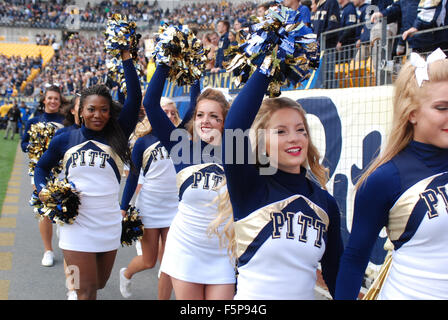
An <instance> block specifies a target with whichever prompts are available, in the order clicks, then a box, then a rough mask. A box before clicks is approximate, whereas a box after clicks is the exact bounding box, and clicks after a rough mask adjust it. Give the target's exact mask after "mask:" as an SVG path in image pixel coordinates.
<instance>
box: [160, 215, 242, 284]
mask: <svg viewBox="0 0 448 320" xmlns="http://www.w3.org/2000/svg"><path fill="white" fill-rule="evenodd" d="M184 220H185V219H183V214H182V212H181V211H179V212H178V213H177V215H176V216H175V217H174V219H173V221H172V223H171V227H170V230H169V231H168V236H167V240H166V244H165V251H164V254H163V259H162V264H161V267H160V269H161V271H162V272H165V273H166V274H168V275H170V276H171V277H173V278H176V279H179V280H183V281H187V282H193V283H201V284H233V283H235V265H234V261H232V260H231V258H230V257H229V255H228V254H227V248H220V247H219V239H218V237H217V236H215V235H214V236H212V237H211V238H210V237H209V236H208V235H207V234H206V230H205V229H203V230H202V232H198V231H199V230H198V228H197V226H192V225H189V223H188V221H184Z"/></svg>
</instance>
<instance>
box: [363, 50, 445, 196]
mask: <svg viewBox="0 0 448 320" xmlns="http://www.w3.org/2000/svg"><path fill="white" fill-rule="evenodd" d="M415 69H416V67H414V66H413V65H412V64H411V63H410V62H407V63H406V64H404V65H403V67H402V68H401V70H400V73H399V75H398V77H397V80H396V81H395V88H394V97H393V108H394V109H393V118H392V128H391V131H390V133H389V137H388V139H387V142H386V145H385V147H384V150H383V151H382V152H381V154H380V155H379V156H378V157H377V158H376V159H375V160H374V161H373V162H372V164H371V165H370V166H369V167H368V169H367V170H366V171H365V172H364V173H363V174H362V175H361V177H360V178H359V180H358V182H357V183H356V186H355V189H358V188H359V187H360V186H361V185H362V184H363V183H364V182H365V180H366V179H367V177H368V176H369V175H370V174H372V172H374V171H375V170H376V169H377V168H378V167H379V166H381V165H382V164H384V163H386V162H387V161H390V160H391V159H392V158H393V157H395V156H396V155H397V154H398V153H399V152H400V151H402V150H403V149H404V148H406V146H407V145H408V144H409V143H410V142H411V141H412V139H413V137H414V127H413V125H412V124H411V123H410V122H409V117H410V115H411V113H412V112H415V111H416V110H417V109H419V108H420V104H421V99H422V97H424V95H425V94H427V93H428V92H427V91H428V90H426V87H427V83H428V82H427V81H425V82H423V84H422V86H421V87H419V86H418V83H417V80H416V78H415ZM428 76H429V81H430V82H439V81H448V60H447V59H445V60H438V61H434V62H433V63H431V64H429V65H428Z"/></svg>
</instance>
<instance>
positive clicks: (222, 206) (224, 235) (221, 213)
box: [207, 183, 236, 259]
mask: <svg viewBox="0 0 448 320" xmlns="http://www.w3.org/2000/svg"><path fill="white" fill-rule="evenodd" d="M225 185H226V184H225V183H223V184H222V186H221V187H220V188H223V187H224V186H225ZM218 191H219V190H218ZM214 203H217V204H218V215H217V216H216V218H215V219H214V220H213V221H212V222H210V224H209V225H208V228H207V233H208V234H209V235H213V234H215V235H216V236H217V237H218V239H219V246H220V247H221V248H224V247H226V248H227V253H228V255H229V257H230V258H231V259H233V258H236V238H235V228H234V221H233V208H232V204H231V202H230V196H229V192H228V191H227V190H226V191H225V192H218V196H217V197H216V198H215V200H214V201H213V203H212V204H214ZM224 223H225V225H224V226H223V227H222V229H221V230H220V227H221V226H222V224H224Z"/></svg>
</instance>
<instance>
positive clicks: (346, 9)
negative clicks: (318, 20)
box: [336, 0, 358, 60]
mask: <svg viewBox="0 0 448 320" xmlns="http://www.w3.org/2000/svg"><path fill="white" fill-rule="evenodd" d="M338 2H339V4H340V6H341V9H342V11H341V26H340V27H341V28H346V27H350V26H353V25H355V24H356V23H357V20H358V18H357V15H356V8H355V5H354V4H353V3H352V2H351V1H350V0H338ZM355 42H356V28H354V27H351V28H348V29H344V30H342V31H340V32H339V39H338V43H337V44H336V49H337V50H338V51H340V50H341V49H342V46H350V45H352V44H354V43H355ZM344 51H345V52H344V58H345V59H346V60H349V59H351V57H352V55H353V48H352V47H347V48H346V50H344Z"/></svg>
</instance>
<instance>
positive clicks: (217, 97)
mask: <svg viewBox="0 0 448 320" xmlns="http://www.w3.org/2000/svg"><path fill="white" fill-rule="evenodd" d="M202 100H211V101H215V102H217V103H218V104H219V105H220V106H221V110H222V116H223V121H225V119H226V117H227V113H228V112H229V109H230V104H229V102H228V101H227V99H226V97H225V96H224V94H223V93H222V92H221V91H219V90H217V89H213V88H207V89H205V90H204V91H203V92H202V93H201V94H200V95H199V96H198V98H197V99H196V108H195V110H194V114H193V117H192V118H191V120H190V121H188V123H187V124H186V125H185V128H186V129H187V131H188V133H189V134H190V136H191V137H193V130H194V125H193V123H194V121H195V119H196V114H197V112H198V107H197V106H198V105H199V102H201V101H202Z"/></svg>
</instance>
